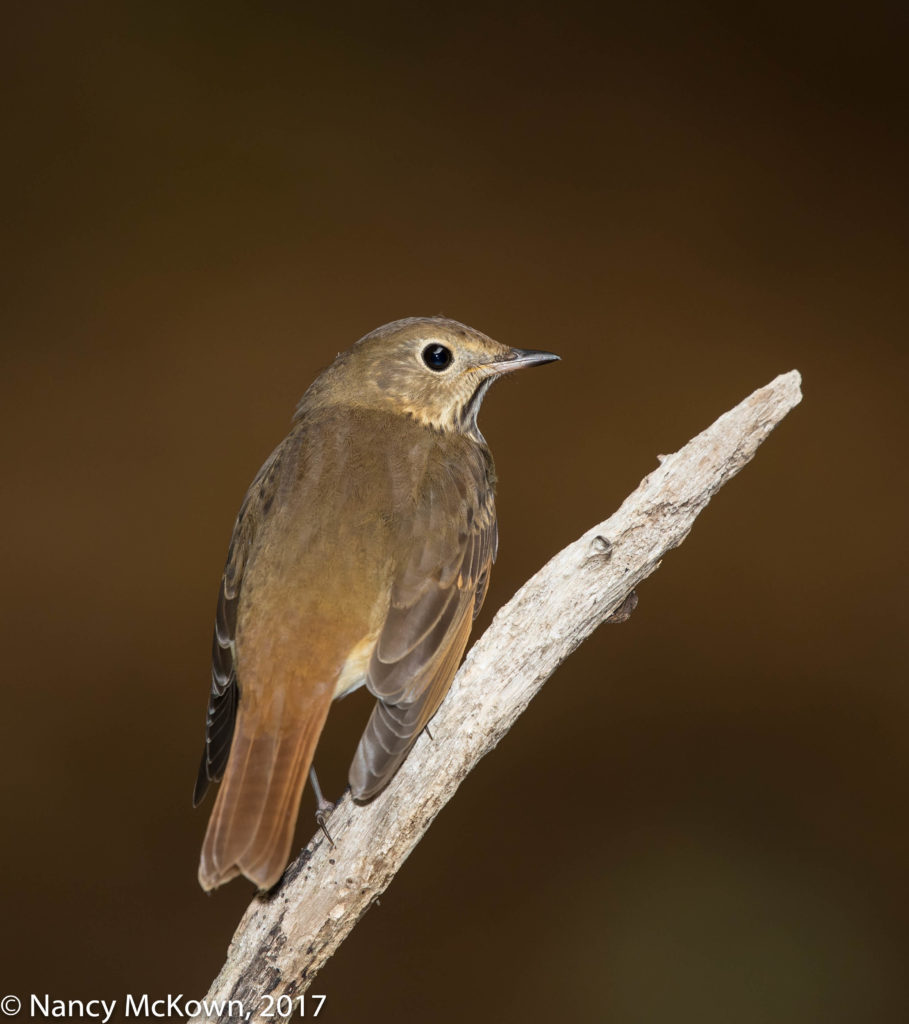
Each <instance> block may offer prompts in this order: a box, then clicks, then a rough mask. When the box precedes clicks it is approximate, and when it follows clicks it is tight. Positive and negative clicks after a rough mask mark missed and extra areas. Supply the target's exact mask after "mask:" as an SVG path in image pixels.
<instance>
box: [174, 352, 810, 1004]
mask: <svg viewBox="0 0 909 1024" xmlns="http://www.w3.org/2000/svg"><path fill="white" fill-rule="evenodd" d="M800 382H801V378H800V376H799V374H798V372H797V371H792V372H791V373H787V374H783V375H782V376H779V377H777V378H776V380H774V381H772V382H771V383H770V384H769V385H768V386H767V387H765V388H761V389H760V390H758V391H755V392H754V394H753V395H751V396H750V397H749V398H746V399H745V401H743V402H742V403H741V404H740V405H738V406H736V407H735V408H734V409H732V410H731V411H730V412H727V413H726V414H725V415H723V416H721V417H720V418H719V419H718V420H717V421H716V422H715V423H714V424H713V425H712V426H711V427H709V428H708V429H707V430H705V431H704V432H703V433H702V434H699V435H698V436H697V437H695V438H694V439H693V440H691V441H689V443H688V444H686V445H685V447H684V448H682V450H681V451H679V452H676V454H675V455H670V456H667V457H663V458H661V462H660V466H659V467H658V468H657V469H655V470H654V471H653V472H652V473H650V474H649V475H648V476H647V477H645V478H644V480H643V481H642V482H641V484H640V485H639V487H638V488H637V490H636V491H635V492H634V493H633V494H631V495H630V496H629V497H628V498H627V499H626V500H625V502H624V503H623V505H622V507H621V508H620V509H619V510H618V512H616V513H615V515H613V516H611V517H610V518H609V519H607V520H606V521H605V522H602V523H599V524H598V525H597V526H594V527H593V528H592V529H590V530H588V531H587V533H585V534H584V535H583V536H582V537H581V538H580V539H579V540H577V541H575V542H574V543H573V544H570V545H569V546H568V547H567V548H565V549H564V550H563V551H560V552H559V554H557V555H556V556H555V558H553V559H552V560H551V561H550V562H548V563H547V564H546V565H545V566H544V567H543V568H542V569H541V570H540V571H539V572H538V573H537V574H536V575H535V576H534V577H533V578H532V579H531V580H529V581H528V582H527V583H526V584H525V585H524V586H523V587H522V588H521V589H520V590H519V591H518V592H517V594H515V596H514V597H513V598H512V599H511V601H509V602H508V604H507V605H505V607H504V608H502V609H501V610H500V611H499V612H498V614H497V615H496V617H495V619H494V620H493V622H492V624H491V625H490V627H489V629H488V630H487V631H486V632H485V634H484V635H483V636H482V637H481V638H480V639H479V640H478V641H477V643H476V644H475V645H474V646H473V649H472V650H471V651H470V653H469V654H468V656H467V658H466V660H465V662H464V664H463V665H462V667H461V670H460V671H459V672H458V674H457V677H456V678H455V680H454V684H453V685H452V688H451V692H450V693H449V695H448V696H447V697H446V699H445V701H444V702H443V704H442V707H441V708H440V709H439V712H438V714H437V715H436V717H435V719H434V720H433V723H432V734H433V739H432V740H430V739H429V737H428V736H426V735H425V734H424V735H423V736H421V737H420V739H419V740H418V741H417V743H416V745H415V746H414V748H413V750H412V751H411V753H410V755H409V756H408V758H407V760H406V761H405V762H404V764H403V766H402V767H401V769H400V771H399V772H398V774H397V775H396V776H395V778H394V779H393V780H392V782H391V784H390V785H389V786H388V788H387V789H386V790H385V791H384V792H383V793H381V794H380V795H379V796H378V797H377V798H376V799H375V800H374V801H373V802H372V803H370V804H367V805H365V806H359V805H356V804H354V803H353V802H352V800H351V799H350V795H349V794H348V795H346V796H345V797H344V798H343V799H342V800H341V802H340V803H339V805H338V807H337V808H336V809H335V810H334V811H333V812H332V815H331V820H330V826H329V827H330V831H331V833H332V837H333V838H334V840H335V844H336V845H335V847H334V848H332V847H331V846H329V844H328V842H327V840H326V839H325V838H324V837H323V836H321V835H318V834H317V835H316V836H315V837H314V838H313V840H312V841H311V842H310V844H309V845H308V846H307V847H306V849H305V850H303V852H302V853H301V854H300V856H299V857H298V858H297V860H296V862H295V863H294V864H292V865H291V867H290V868H289V869H288V870H287V872H286V873H285V875H284V878H283V879H282V881H281V883H280V885H279V886H278V887H277V888H276V889H275V890H274V891H273V892H272V893H271V894H269V895H265V896H262V895H260V896H257V897H256V898H255V899H254V900H253V902H252V903H251V904H250V906H249V909H248V910H247V911H246V914H245V915H244V917H243V920H242V921H241V922H240V925H239V927H238V928H237V931H236V934H235V935H234V937H233V941H232V942H231V945H230V950H229V952H228V957H227V962H226V964H225V965H224V967H223V969H222V971H221V973H220V974H219V975H218V977H217V979H216V980H215V982H214V984H213V985H212V987H211V990H210V992H209V994H208V996H207V997H206V1001H208V1002H209V1003H212V1002H214V1001H218V1002H222V1001H226V1000H231V999H233V1000H238V1001H239V1003H241V1004H242V1006H243V1008H244V1010H245V1012H246V1013H251V1017H250V1018H249V1019H251V1020H256V1021H258V1020H260V1019H262V1018H261V1017H260V1014H261V1013H262V1012H263V1011H264V1010H268V1009H272V1010H274V1009H279V1008H280V1005H276V1003H275V1002H270V1001H269V1000H268V999H266V998H265V997H266V996H270V997H271V1000H277V999H278V997H279V996H282V995H284V996H293V997H298V996H299V995H300V994H302V993H303V992H304V991H305V990H306V988H307V987H308V986H309V984H310V983H311V981H312V979H313V978H314V977H315V976H316V973H317V972H318V971H319V969H320V968H321V966H322V965H323V964H324V963H325V961H326V960H327V959H328V958H329V957H330V956H331V955H332V953H334V951H335V950H336V949H337V948H338V946H339V945H340V943H341V942H342V941H343V940H344V938H345V937H346V936H347V934H348V932H350V930H351V929H352V928H353V926H354V925H355V924H356V923H357V921H358V920H359V919H360V917H361V916H362V915H363V914H364V913H365V911H366V910H367V909H368V908H369V906H370V904H371V903H372V902H373V900H375V899H376V897H378V896H379V895H380V894H381V893H382V892H383V891H384V889H385V888H386V886H387V885H388V884H389V882H390V881H391V880H392V878H394V876H395V873H396V872H397V871H398V869H399V868H400V867H401V865H402V864H403V862H404V861H405V859H406V858H407V856H408V854H409V853H410V851H411V850H412V849H413V848H414V846H416V844H417V843H418V842H419V841H420V838H421V837H422V835H423V833H424V832H425V831H426V829H427V828H428V827H429V825H430V823H431V822H432V820H433V818H434V817H435V816H436V814H438V813H439V811H440V810H441V809H442V807H443V806H444V805H445V804H446V803H447V802H448V800H450V799H451V797H452V796H453V795H454V792H455V790H456V789H457V788H458V785H459V784H460V782H461V780H462V779H464V778H465V777H466V776H467V774H468V773H469V772H470V771H471V769H472V768H473V767H474V765H476V763H477V762H478V761H479V760H480V758H481V757H483V755H484V754H486V753H488V752H489V751H490V750H491V749H492V748H493V747H494V746H495V745H496V744H497V743H498V742H499V740H500V739H502V737H503V736H504V735H505V733H506V732H508V730H509V729H510V728H511V726H512V724H513V723H514V722H515V720H516V719H517V717H518V716H519V715H520V714H521V712H522V711H523V710H524V708H525V707H527V705H528V703H529V702H530V701H531V699H532V698H533V697H534V695H535V694H536V693H537V692H538V691H539V690H540V688H541V687H542V685H543V683H544V682H545V681H546V680H547V679H548V678H549V676H550V675H552V673H553V672H554V671H555V669H556V668H557V667H558V666H559V665H560V664H561V663H562V662H563V661H564V660H565V659H566V658H567V657H568V655H569V654H571V652H572V651H574V650H575V648H576V647H578V645H579V644H580V643H581V642H582V641H583V640H584V639H585V638H586V637H587V636H589V635H590V633H592V632H593V630H594V629H596V627H597V626H598V625H599V624H600V623H601V622H603V621H605V620H607V619H608V618H610V617H614V618H616V619H620V618H621V617H623V616H627V614H628V613H629V611H630V609H631V608H632V607H633V602H634V596H633V592H634V588H635V587H636V586H637V585H638V584H639V583H640V582H641V581H642V580H644V579H646V577H647V576H649V575H650V574H651V573H652V572H654V570H655V569H656V568H657V567H658V566H659V564H660V559H661V558H662V557H663V555H665V554H666V552H667V551H670V550H671V549H672V548H674V547H677V546H678V545H679V544H680V543H681V542H682V541H683V540H684V539H685V537H686V536H687V535H688V532H689V530H690V529H691V527H692V525H693V524H694V520H695V518H696V517H697V515H698V513H699V512H700V511H701V510H702V509H703V508H704V507H705V506H706V505H707V503H708V502H709V501H710V499H711V498H712V497H713V495H714V494H715V493H716V492H717V491H718V490H719V489H720V487H722V486H723V484H724V483H725V482H726V481H727V480H729V479H730V478H731V477H733V476H735V474H736V473H738V471H739V470H740V469H741V468H742V467H743V466H744V465H745V464H746V463H747V462H749V461H750V460H751V459H752V458H753V456H754V454H755V452H756V451H757V449H758V446H759V445H760V444H761V442H762V441H763V440H764V439H765V438H766V437H767V435H768V434H769V433H770V431H771V430H773V428H774V427H775V426H776V424H777V423H778V422H779V421H780V420H781V419H782V418H783V417H784V416H785V415H786V413H787V412H789V410H790V409H792V408H793V406H795V405H797V404H798V402H799V401H800V400H801V391H800V387H799V385H800ZM284 1005H288V1001H287V1000H285V1001H284ZM236 1011H237V1004H236V1003H235V1004H234V1006H233V1012H217V1011H215V1012H211V1013H209V1014H202V1015H200V1016H197V1017H196V1018H194V1020H195V1021H196V1022H201V1021H220V1022H227V1021H231V1022H232V1021H234V1020H236V1019H239V1018H238V1017H237V1012H236ZM308 1012H309V1013H311V1012H312V1010H311V1009H309V1010H308ZM270 1019H272V1020H284V1019H286V1017H284V1016H282V1015H280V1014H278V1015H276V1016H274V1017H272V1018H270Z"/></svg>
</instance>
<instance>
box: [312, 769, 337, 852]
mask: <svg viewBox="0 0 909 1024" xmlns="http://www.w3.org/2000/svg"><path fill="white" fill-rule="evenodd" d="M309 781H310V782H311V783H312V788H313V792H314V793H315V794H316V803H317V804H318V807H317V808H316V823H317V824H318V826H319V828H320V829H322V831H323V832H324V833H325V838H326V839H327V840H328V841H329V843H331V845H332V846H334V845H335V841H334V839H332V838H331V833H330V832H329V831H328V829H327V827H326V825H325V815H326V814H330V813H331V812H332V811H333V810H334V809H335V805H334V804H333V803H332V802H331V800H326V799H325V797H324V796H322V787H321V786H320V785H319V780H318V779H317V778H316V769H315V768H314V767H310V769H309Z"/></svg>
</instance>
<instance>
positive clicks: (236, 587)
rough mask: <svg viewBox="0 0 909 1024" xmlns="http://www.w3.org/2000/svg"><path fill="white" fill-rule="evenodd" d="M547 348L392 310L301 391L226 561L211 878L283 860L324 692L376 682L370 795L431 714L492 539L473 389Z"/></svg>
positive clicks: (361, 790)
mask: <svg viewBox="0 0 909 1024" xmlns="http://www.w3.org/2000/svg"><path fill="white" fill-rule="evenodd" d="M554 359H558V356H555V355H552V354H551V353H549V352H532V351H526V350H523V349H516V348H508V347H506V346H505V345H500V344H499V343H498V342H496V341H493V340H492V339H490V338H487V337H485V336H484V335H482V334H480V333H479V332H477V331H474V330H471V329H470V328H469V327H465V326H464V325H463V324H459V323H457V322H455V321H454V320H446V319H443V318H441V317H430V318H413V319H408V320H398V321H396V322H395V323H391V324H388V325H386V326H385V327H380V328H379V329H378V330H376V331H373V332H372V333H371V334H368V335H366V337H365V338H361V339H360V341H358V342H357V343H356V344H355V345H354V346H353V347H352V348H351V349H349V350H348V351H347V352H342V353H341V354H340V355H339V356H338V358H337V359H336V360H335V361H334V363H332V365H331V366H330V367H329V368H328V369H327V370H325V372H324V373H322V374H321V376H319V377H318V378H317V380H316V381H315V382H314V383H313V384H312V386H311V387H310V388H309V390H308V391H307V392H306V394H305V395H304V396H303V398H302V399H301V401H300V403H299V405H298V406H297V410H296V414H295V416H294V421H293V426H292V428H291V431H290V433H289V434H288V435H287V437H286V438H285V439H284V440H283V441H282V442H281V444H280V445H278V447H277V448H276V449H275V451H274V452H273V453H272V454H271V456H270V457H269V458H268V460H267V461H266V463H265V465H264V466H263V467H262V468H261V469H260V470H259V473H258V475H257V476H256V478H255V480H254V481H253V483H252V486H251V487H250V488H249V491H248V492H247V494H246V497H245V498H244V500H243V504H242V505H241V507H240V513H239V515H238V516H237V521H236V524H235V525H234V532H233V537H232V539H231V542H230V548H229V550H228V553H227V565H226V566H225V569H224V576H223V578H222V580H221V590H220V593H219V595H218V610H217V617H216V621H215V636H214V643H213V655H212V687H211V696H210V699H209V705H208V717H207V720H206V737H205V751H204V753H203V756H202V765H201V767H200V769H199V777H198V780H197V782H196V789H195V795H194V802H195V803H196V804H198V803H199V801H200V800H201V799H202V797H203V796H204V794H205V790H206V789H207V787H208V783H209V781H217V780H221V779H222V776H223V781H222V782H221V788H220V791H219V792H218V797H217V800H216V801H215V806H214V810H213V811H212V815H211V819H210V821H209V823H208V831H207V832H206V835H205V842H204V845H203V847H202V858H201V862H200V865H199V882H200V883H201V885H202V888H203V889H213V888H215V887H216V886H219V885H221V884H223V883H224V882H227V881H229V880H230V879H231V878H234V877H235V876H237V875H239V874H243V875H245V876H246V877H247V878H249V879H251V880H252V881H253V882H255V884H256V885H257V886H259V887H260V888H262V889H266V888H269V887H270V886H272V885H273V884H274V883H275V882H276V881H277V880H278V878H279V877H280V876H281V873H282V871H283V870H284V867H285V865H286V864H287V861H288V858H289V855H290V846H291V841H292V838H293V832H294V826H295V824H296V820H297V813H298V809H299V803H300V797H301V794H302V792H303V788H304V785H305V783H306V777H307V772H309V771H310V767H311V764H312V759H313V754H314V752H315V749H316V744H317V743H318V740H319V735H320V733H321V732H322V727H323V725H324V724H325V719H326V716H327V715H328V709H329V706H330V705H331V702H332V700H334V699H336V698H338V697H342V696H344V695H345V694H347V693H350V691H351V690H354V689H356V688H357V687H358V686H360V685H362V684H364V683H365V684H366V687H367V689H368V690H369V692H370V693H372V694H373V695H374V696H375V697H376V698H378V699H377V702H376V704H375V707H374V708H373V712H372V717H371V718H370V719H369V722H368V724H367V726H366V729H365V731H364V733H363V736H362V738H361V739H360V743H359V746H358V747H357V751H356V754H355V755H354V759H353V763H352V764H351V766H350V775H349V780H350V786H351V789H352V791H353V795H354V797H355V799H357V800H360V801H363V800H368V799H370V798H371V797H373V796H375V795H376V794H377V793H378V792H379V791H380V790H381V789H382V788H383V787H384V786H385V785H386V784H387V783H388V781H389V780H390V779H391V777H392V775H394V773H395V771H396V770H397V768H398V766H399V765H400V764H401V762H402V761H403V760H404V758H405V757H406V755H407V752H408V750H409V749H410V747H411V746H412V745H413V743H414V741H415V739H416V738H417V736H419V734H420V732H421V730H422V729H423V728H424V726H425V725H426V724H427V722H428V721H429V720H430V718H432V716H433V714H434V713H435V711H436V709H437V708H438V707H439V704H440V703H441V701H442V698H443V697H444V696H445V694H446V693H447V691H448V688H449V686H450V685H451V681H452V678H453V676H454V674H455V671H456V669H457V667H458V663H459V662H460V660H461V655H462V654H463V652H464V647H465V645H466V643H467V637H468V634H469V632H470V628H471V623H472V622H473V619H474V617H475V616H476V614H477V612H478V611H479V609H480V605H481V604H482V603H483V598H484V597H485V595H486V587H487V584H488V582H489V570H490V566H491V565H492V562H493V559H494V558H495V555H496V547H497V531H496V514H495V504H494V491H495V479H496V478H495V469H494V467H493V462H492V456H491V455H490V452H489V449H488V447H487V446H486V442H485V441H484V439H483V435H482V434H481V433H480V431H479V429H478V428H477V412H478V411H479V408H480V403H481V402H482V400H483V396H484V395H485V394H486V390H487V388H488V387H489V385H490V384H491V383H492V381H493V380H495V379H496V378H497V377H500V376H501V375H502V374H504V373H509V372H511V371H512V370H517V369H520V368H521V367H524V366H532V365H534V364H537V363H546V362H550V361H551V360H554ZM312 777H313V781H314V784H315V776H314V773H313V776H312ZM316 792H317V795H318V796H319V800H320V806H321V804H322V799H321V794H319V791H318V789H316Z"/></svg>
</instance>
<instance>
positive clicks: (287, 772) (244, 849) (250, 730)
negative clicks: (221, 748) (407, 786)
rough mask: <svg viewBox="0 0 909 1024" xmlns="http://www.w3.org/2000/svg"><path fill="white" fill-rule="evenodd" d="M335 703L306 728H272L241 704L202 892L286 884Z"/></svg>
mask: <svg viewBox="0 0 909 1024" xmlns="http://www.w3.org/2000/svg"><path fill="white" fill-rule="evenodd" d="M329 703H330V702H326V703H324V708H322V707H320V708H319V709H318V712H317V713H316V715H315V716H311V717H308V718H307V719H306V720H304V721H299V720H297V721H293V722H291V721H288V720H287V719H284V720H281V719H280V718H277V717H272V716H270V721H268V722H267V723H266V722H263V720H262V718H261V716H259V715H256V714H254V713H251V712H249V711H247V713H244V708H243V703H242V701H241V703H240V708H239V711H238V715H237V725H236V731H235V733H234V738H233V743H232V745H231V752H230V758H229V760H228V762H227V770H226V771H225V774H224V779H223V781H222V782H221V786H220V789H219V792H218V798H217V800H216V801H215V806H214V809H213V810H212V814H211V818H210V819H209V822H208V830H207V831H206V833H205V842H204V843H203V845H202V858H201V860H200V862H199V884H200V885H201V886H202V888H203V889H206V890H208V889H214V888H216V887H217V886H219V885H223V884H224V883H225V882H229V881H230V880H231V879H232V878H235V877H236V876H237V875H241V874H242V875H245V876H246V877H247V878H248V879H250V881H252V882H255V884H256V885H257V886H258V887H259V888H260V889H269V888H271V886H273V885H274V884H275V882H277V881H278V879H279V878H280V877H281V873H282V872H283V871H284V868H285V866H286V865H287V861H288V858H289V856H290V847H291V842H292V841H293V834H294V826H295V825H296V823H297V814H298V811H299V806H300V797H301V796H302V794H303V788H304V786H305V785H306V775H307V772H308V771H309V767H310V764H311V763H312V759H313V754H314V753H315V748H316V743H317V742H318V740H319V735H320V734H321V732H322V727H323V725H324V724H325V718H326V716H327V714H328V707H329Z"/></svg>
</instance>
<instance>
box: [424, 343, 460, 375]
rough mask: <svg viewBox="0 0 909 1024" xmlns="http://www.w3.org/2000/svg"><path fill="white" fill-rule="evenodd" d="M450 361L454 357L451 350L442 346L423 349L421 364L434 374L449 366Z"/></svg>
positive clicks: (428, 346) (429, 346)
mask: <svg viewBox="0 0 909 1024" xmlns="http://www.w3.org/2000/svg"><path fill="white" fill-rule="evenodd" d="M452 359H454V356H453V355H452V354H451V349H450V348H446V347H445V346H444V345H427V346H426V348H424V349H423V362H424V363H426V365H427V366H428V367H429V368H430V370H435V371H436V373H440V372H441V371H442V370H444V369H447V368H448V367H449V366H451V361H452Z"/></svg>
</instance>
